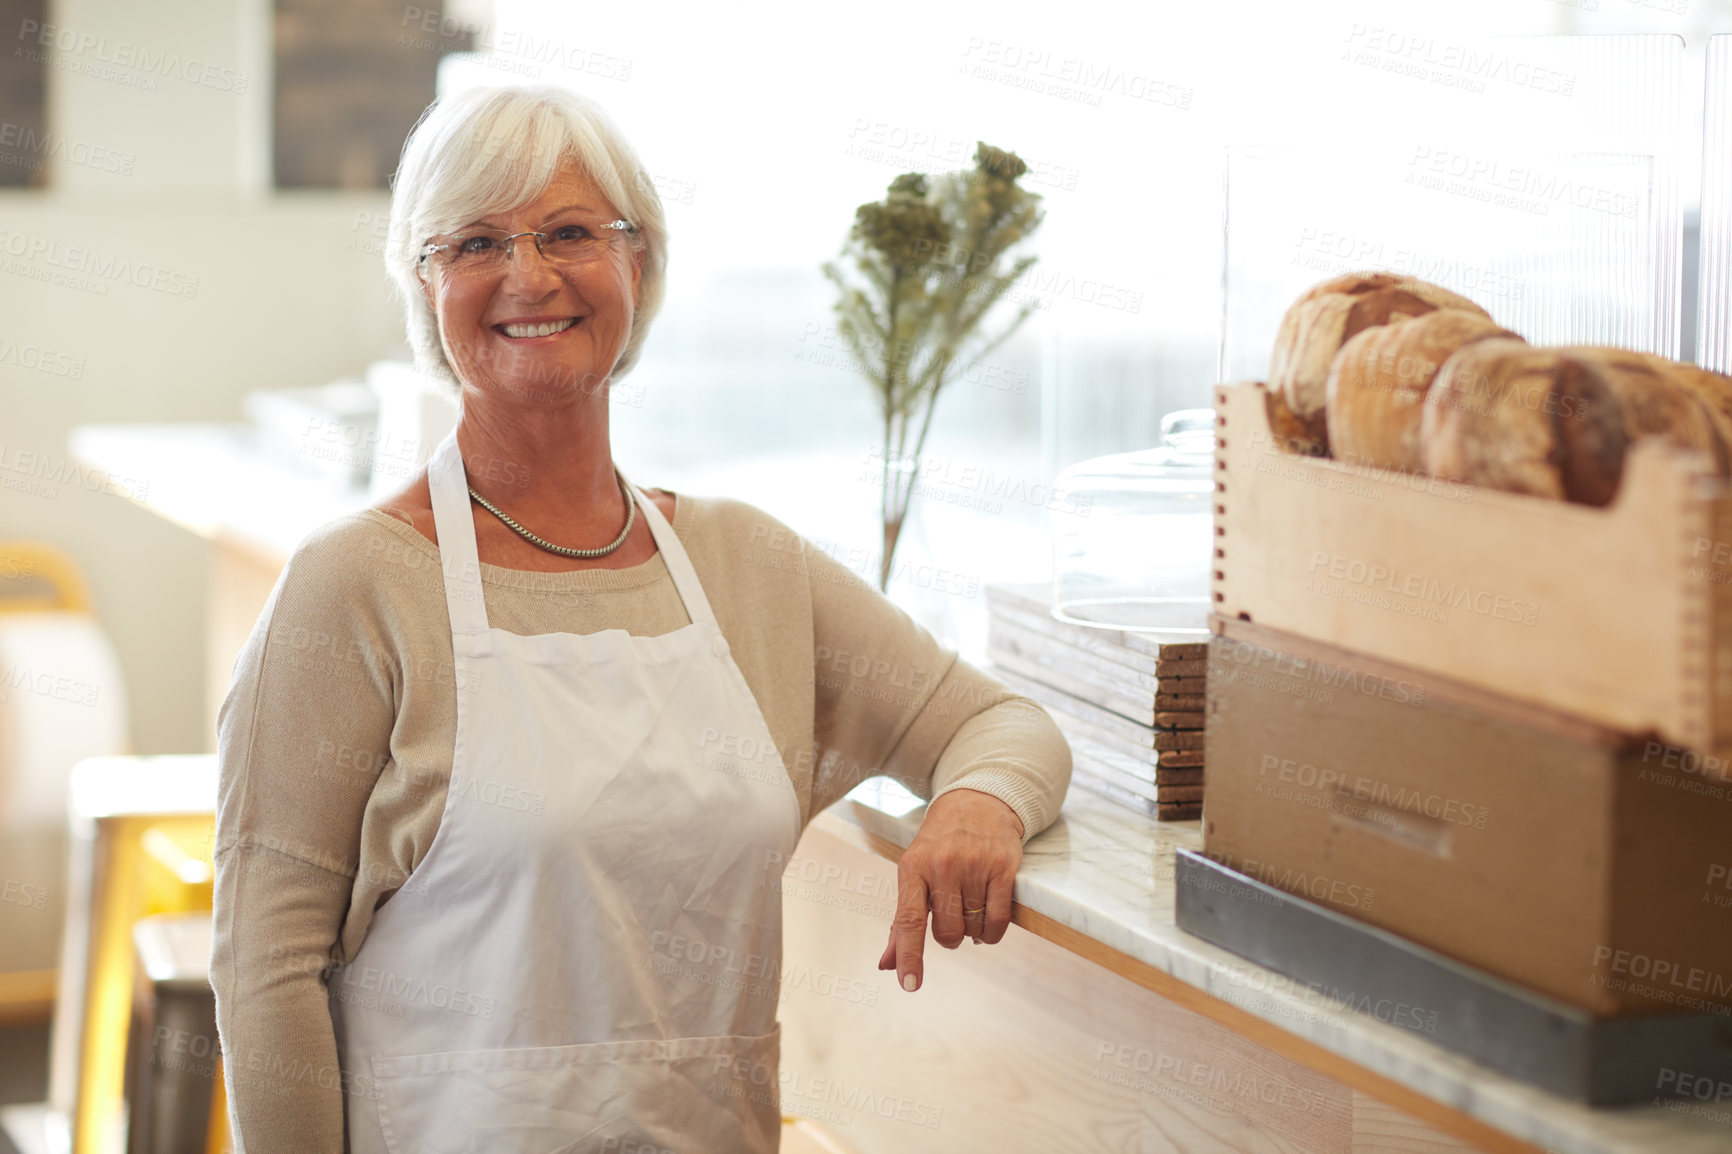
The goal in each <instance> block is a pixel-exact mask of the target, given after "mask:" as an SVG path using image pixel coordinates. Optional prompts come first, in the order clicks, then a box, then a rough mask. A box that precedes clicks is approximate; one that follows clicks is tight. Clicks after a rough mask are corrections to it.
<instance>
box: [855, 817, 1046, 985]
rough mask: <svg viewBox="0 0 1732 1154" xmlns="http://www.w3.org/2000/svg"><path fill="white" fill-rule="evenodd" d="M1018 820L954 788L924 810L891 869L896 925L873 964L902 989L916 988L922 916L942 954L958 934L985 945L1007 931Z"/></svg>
mask: <svg viewBox="0 0 1732 1154" xmlns="http://www.w3.org/2000/svg"><path fill="white" fill-rule="evenodd" d="M1022 832H1023V830H1022V819H1021V818H1019V817H1017V816H1016V811H1015V810H1013V809H1011V808H1010V807H1009V806H1008V805H1006V804H1004V802H1002V801H1000V800H998V798H996V797H993V796H992V795H991V794H988V793H981V792H980V791H979V790H974V789H956V790H952V791H951V792H949V793H946V794H944V795H942V796H940V797H939V798H938V799H937V800H936V801H934V802H933V803H932V804H931V805H929V806H927V807H926V818H925V820H924V821H922V822H921V823H920V832H919V833H917V834H915V835H914V840H913V841H912V842H911V843H909V846H908V848H907V850H905V851H904V852H903V854H902V864H901V865H900V866H899V867H897V900H896V920H895V921H894V922H892V923H891V925H890V944H889V945H888V946H887V947H886V948H885V950H884V956H883V957H881V958H879V959H878V968H879V969H881V970H889V969H894V970H895V971H896V973H897V978H898V980H899V981H900V982H901V983H902V988H903V989H905V990H908V991H911V992H912V991H914V990H918V989H919V988H920V980H921V974H922V972H923V967H922V966H921V958H922V956H923V954H924V952H925V949H926V913H927V910H929V909H930V910H931V911H932V937H933V938H934V940H936V941H937V942H938V944H939V945H941V946H943V947H944V948H945V949H947V950H954V949H955V948H956V947H957V946H960V945H961V944H962V939H963V938H964V937H970V938H973V939H974V940H975V941H976V942H984V943H986V944H988V945H992V944H995V943H996V942H998V940H999V939H1000V938H1002V937H1004V931H1005V930H1006V929H1007V928H1009V926H1010V894H1011V889H1012V887H1013V886H1014V885H1015V883H1016V869H1017V867H1018V866H1019V865H1021V864H1022Z"/></svg>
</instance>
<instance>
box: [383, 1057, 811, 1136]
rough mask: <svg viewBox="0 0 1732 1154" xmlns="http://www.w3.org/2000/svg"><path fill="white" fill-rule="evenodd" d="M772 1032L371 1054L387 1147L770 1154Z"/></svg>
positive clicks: (776, 1115) (774, 1104) (777, 1119)
mask: <svg viewBox="0 0 1732 1154" xmlns="http://www.w3.org/2000/svg"><path fill="white" fill-rule="evenodd" d="M780 1034H781V1031H780V1027H777V1028H776V1029H774V1030H771V1031H770V1032H769V1033H768V1034H764V1035H762V1036H760V1037H745V1036H731V1035H730V1036H718V1037H709V1038H675V1039H672V1040H670V1041H645V1042H599V1043H594V1044H590V1045H582V1046H540V1047H532V1048H528V1049H516V1050H456V1051H450V1052H446V1053H437V1054H413V1055H407V1056H402V1057H388V1058H387V1057H375V1058H374V1059H373V1062H372V1065H373V1077H374V1080H375V1083H376V1093H377V1105H378V1109H379V1124H380V1127H381V1129H382V1130H383V1131H384V1138H385V1147H386V1149H388V1150H390V1151H392V1154H483V1152H485V1154H592V1152H593V1154H700V1152H707V1151H721V1150H729V1151H733V1150H739V1151H745V1152H748V1154H774V1151H775V1150H776V1149H777V1143H778V1140H779V1138H780V1132H781V1103H780V1100H779V1098H778V1094H777V1091H778V1085H779V1083H778V1078H777V1068H778V1059H779V1057H780V1040H781V1037H780Z"/></svg>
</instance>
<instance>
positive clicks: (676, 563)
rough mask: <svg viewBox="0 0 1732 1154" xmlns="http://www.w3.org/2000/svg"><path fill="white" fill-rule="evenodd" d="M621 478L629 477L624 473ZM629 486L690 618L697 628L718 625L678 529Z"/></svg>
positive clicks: (639, 492)
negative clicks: (702, 624)
mask: <svg viewBox="0 0 1732 1154" xmlns="http://www.w3.org/2000/svg"><path fill="white" fill-rule="evenodd" d="M620 476H622V477H623V476H625V474H624V473H621V474H620ZM626 485H627V486H628V487H630V489H631V491H632V492H633V493H634V494H636V495H637V503H638V507H639V508H641V509H642V510H643V515H644V520H646V521H648V522H649V527H650V534H651V535H652V536H653V537H654V538H655V541H656V548H657V549H659V550H660V551H661V555H662V563H663V564H665V565H666V566H667V567H668V573H669V575H670V576H672V577H673V579H674V588H675V589H677V590H679V594H680V600H682V601H684V602H685V603H686V615H687V616H688V617H690V618H691V619H692V623H693V624H697V623H698V622H700V621H701V622H703V623H704V624H705V625H715V624H716V615H715V613H714V612H712V611H711V610H710V599H709V598H708V597H705V596H704V587H703V585H701V584H700V583H699V582H698V571H697V570H696V569H693V568H692V561H691V558H690V557H687V556H686V551H685V548H684V546H682V545H681V544H680V539H679V536H678V535H677V534H675V533H674V527H673V526H672V525H670V524H668V519H667V518H666V517H664V516H662V511H661V510H660V509H659V508H657V507H656V503H655V502H654V501H652V500H650V499H649V498H648V497H647V496H645V495H644V491H643V490H642V489H640V488H638V487H637V486H636V485H633V484H632V483H631V480H630V479H629V478H627V480H626ZM718 628H719V627H718Z"/></svg>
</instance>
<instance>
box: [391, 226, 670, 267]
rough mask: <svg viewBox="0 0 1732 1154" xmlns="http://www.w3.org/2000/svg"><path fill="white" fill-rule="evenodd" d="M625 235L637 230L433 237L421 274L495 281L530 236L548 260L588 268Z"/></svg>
mask: <svg viewBox="0 0 1732 1154" xmlns="http://www.w3.org/2000/svg"><path fill="white" fill-rule="evenodd" d="M542 228H544V229H545V228H547V226H546V225H543V226H542ZM621 233H624V234H625V235H626V236H627V237H635V236H637V226H635V225H633V224H630V223H628V222H626V221H623V220H610V221H608V222H606V223H605V224H585V223H580V222H567V223H564V224H559V225H556V226H554V227H553V228H552V229H550V230H549V231H546V232H542V231H535V230H532V231H529V232H512V233H508V232H506V231H505V230H504V229H498V228H466V229H464V230H462V231H461V232H454V233H450V234H448V235H446V236H436V237H434V238H433V239H432V241H430V242H429V243H428V244H427V245H425V246H424V247H423V248H422V249H421V257H420V260H419V262H418V263H417V270H418V271H419V273H420V275H421V278H422V279H423V280H425V279H426V278H427V268H428V266H429V265H431V266H432V267H433V268H434V269H436V270H437V271H438V272H439V273H441V274H442V275H448V276H457V277H465V278H470V277H473V278H481V277H488V276H496V275H498V274H500V273H502V272H504V271H505V269H506V266H507V265H509V264H510V263H511V257H512V253H513V252H514V251H515V250H514V249H513V248H512V246H513V245H514V244H515V243H516V241H517V239H518V238H519V237H525V236H530V237H534V238H535V250H536V252H538V253H540V254H541V259H543V260H546V261H551V262H552V263H553V264H555V265H560V266H571V265H581V264H587V263H589V262H590V261H593V260H596V259H597V258H599V257H601V256H603V255H604V254H606V253H607V251H608V250H609V249H610V248H611V247H612V246H613V242H614V240H615V239H617V237H618V236H619V235H620V234H621Z"/></svg>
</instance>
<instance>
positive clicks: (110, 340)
mask: <svg viewBox="0 0 1732 1154" xmlns="http://www.w3.org/2000/svg"><path fill="white" fill-rule="evenodd" d="M165 7H167V6H166V5H137V4H129V3H124V2H120V0H62V2H61V3H59V4H57V5H51V8H52V9H53V15H52V16H51V18H50V23H53V24H54V25H56V26H57V27H58V28H62V29H65V30H67V31H69V32H71V33H73V34H74V35H75V36H76V37H82V38H85V39H84V41H83V42H84V44H85V45H86V47H85V48H83V49H82V50H80V49H79V48H78V47H77V45H78V41H77V40H74V41H71V43H72V44H73V48H72V50H71V51H70V52H67V53H61V54H58V55H57V56H56V57H55V60H56V64H55V66H52V67H51V68H50V73H49V75H50V78H51V79H50V95H49V116H50V124H49V128H50V131H51V132H54V133H59V134H61V135H62V137H63V139H64V141H65V145H66V147H65V149H64V150H60V149H58V148H57V149H55V151H56V152H57V154H58V153H60V152H61V151H64V152H65V153H67V154H71V155H75V156H77V157H80V158H87V157H95V156H100V157H102V158H103V159H101V160H98V161H97V162H96V163H94V164H92V163H86V164H83V165H80V164H68V163H63V162H62V163H56V164H55V167H54V170H53V172H52V175H51V178H50V187H49V188H48V189H47V190H45V191H8V192H5V193H0V536H4V537H8V538H15V537H22V538H27V539H37V540H42V541H46V542H49V543H51V544H53V545H57V546H59V547H60V548H62V549H65V550H66V551H67V552H69V553H70V554H71V555H72V556H73V557H74V558H75V559H76V560H77V561H78V563H79V564H80V565H81V566H82V567H83V569H84V572H85V574H86V576H87V578H88V579H89V581H90V584H91V591H92V596H93V598H94V601H95V607H96V611H97V614H98V616H99V618H100V619H101V621H102V624H103V626H104V628H105V629H107V630H108V632H109V634H110V637H111V638H112V640H113V641H114V644H115V646H116V648H117V649H118V651H119V655H120V659H121V663H122V665H123V667H124V671H125V677H126V679H127V690H128V699H129V703H130V706H131V715H132V728H133V742H134V746H135V748H136V750H137V751H138V752H140V753H174V752H189V751H197V750H202V749H204V748H206V747H207V746H208V745H210V744H211V740H212V739H211V738H209V737H208V736H207V735H206V733H205V732H204V730H205V715H204V700H205V697H204V664H203V662H204V608H203V604H204V597H205V593H206V574H207V567H208V550H207V548H206V546H205V544H204V543H203V542H201V541H199V540H198V539H196V538H195V537H194V536H193V535H192V534H191V533H189V532H187V531H185V530H182V529H179V528H176V527H174V526H172V525H170V524H168V523H167V522H166V521H164V520H162V519H161V518H159V517H157V516H156V515H154V514H152V513H149V512H146V511H145V510H143V509H141V508H139V507H137V506H135V505H132V504H130V503H129V502H127V501H125V500H123V499H121V498H119V497H115V496H112V495H109V494H107V493H103V492H101V491H96V492H90V491H87V490H86V489H85V488H84V487H82V486H81V485H80V484H78V483H76V482H71V483H58V484H56V483H51V482H49V483H46V490H47V491H46V493H44V492H43V491H41V490H39V489H38V490H36V491H21V490H20V488H19V485H20V484H22V483H25V482H28V483H29V486H30V487H32V488H34V487H37V486H42V485H44V484H45V482H44V480H43V478H42V475H41V472H40V471H38V472H36V473H35V474H34V475H32V472H31V471H32V469H33V468H37V469H40V466H33V465H31V464H30V463H28V462H26V463H22V464H21V463H20V462H19V458H18V454H20V453H29V454H40V455H41V457H43V458H46V461H47V471H48V472H49V473H51V474H56V475H58V474H61V472H62V470H63V468H64V466H65V462H66V442H67V435H68V433H69V432H70V430H71V429H72V428H73V427H74V426H75V425H79V424H84V423H117V422H146V421H220V420H238V419H240V417H241V410H240V397H241V396H242V394H243V393H245V392H246V391H247V390H249V389H255V388H273V387H286V386H293V385H311V384H321V383H323V382H325V381H328V380H331V379H334V378H336V377H339V376H342V375H346V374H353V373H356V372H358V371H359V370H360V369H362V368H363V367H364V366H365V365H366V364H367V363H368V362H370V361H372V360H375V359H377V358H378V357H380V356H381V355H385V354H387V353H389V352H391V351H392V350H393V349H394V348H395V347H396V346H398V345H400V343H401V341H402V322H401V319H400V313H399V312H398V311H397V309H396V307H395V306H394V305H393V304H392V302H391V300H390V298H389V295H388V291H387V287H386V282H385V279H384V274H383V271H382V269H381V266H380V263H379V258H378V256H377V254H376V252H373V251H368V246H369V244H370V243H371V244H376V242H375V241H373V239H372V234H371V232H370V221H371V220H372V219H375V218H376V217H377V215H378V214H382V213H384V212H385V211H386V209H387V205H388V198H387V195H386V194H385V193H383V192H380V193H370V194H356V193H331V194H312V193H297V194H292V195H278V196H270V195H266V194H264V193H263V191H262V187H261V174H262V172H263V169H262V168H261V167H260V165H261V163H262V158H264V157H266V156H268V143H269V141H268V137H266V136H265V135H264V129H263V122H262V120H261V111H260V110H261V108H264V109H268V104H267V103H262V101H265V100H267V99H268V92H269V83H270V79H269V71H268V55H269V54H268V40H267V39H266V35H265V34H266V33H268V30H269V7H270V6H269V0H245V3H241V4H237V3H235V2H233V0H178V2H177V3H176V4H175V5H173V8H172V11H173V14H174V17H175V18H174V20H173V22H172V23H169V22H165V21H164V19H163V10H164V8H165ZM6 31H7V33H8V34H9V35H10V34H15V33H17V32H18V31H19V30H16V29H8V30H6ZM92 39H95V40H101V41H103V45H102V46H101V47H97V46H95V45H92V44H91V43H90V41H91V40H92ZM61 40H62V42H63V43H65V42H66V41H65V40H64V34H63V35H62V38H61ZM122 42H127V43H129V44H132V45H136V46H137V48H135V49H132V51H134V52H135V53H137V52H139V51H140V50H148V51H149V52H150V53H152V54H166V55H168V56H178V57H179V58H180V62H181V63H180V67H179V69H178V70H177V69H175V68H174V67H173V66H169V65H158V66H157V67H156V68H154V69H147V68H141V67H137V66H131V67H128V66H126V65H124V64H116V63H113V61H114V59H115V57H116V55H117V54H119V53H122V52H124V51H126V49H123V48H122V47H121V43H122ZM10 51H11V48H10V46H8V48H7V52H8V54H10ZM104 54H106V55H107V56H108V58H109V59H108V61H107V62H105V61H104V60H103V59H102V56H103V55H104ZM122 59H125V58H124V57H122ZM132 59H134V60H137V59H140V57H139V56H137V55H135V56H134V57H132ZM188 62H197V64H198V65H201V66H207V67H215V68H218V69H219V70H220V69H227V70H229V72H230V73H231V74H232V75H238V74H243V73H244V74H245V75H246V76H247V78H248V83H247V84H246V85H245V86H244V87H245V88H246V91H245V92H237V91H236V88H237V85H236V84H235V83H234V81H233V79H232V75H231V79H230V80H229V82H228V83H227V85H226V87H225V86H223V82H222V81H223V77H222V73H221V72H220V71H219V72H218V73H217V74H216V75H217V84H216V85H215V86H212V85H206V84H203V83H199V84H194V83H192V82H190V81H188V80H187V79H186V78H185V77H186V75H188V74H192V75H195V76H199V78H200V79H201V80H202V78H203V71H202V68H198V67H191V66H189V64H188ZM116 75H118V76H125V77H127V78H129V79H131V80H133V81H138V80H140V79H141V78H143V79H146V80H153V81H154V83H155V90H154V91H151V90H150V89H149V87H148V86H147V85H146V86H140V85H139V84H137V83H132V84H124V83H119V82H117V81H116V80H114V79H111V78H109V77H112V76H116ZM97 147H100V148H101V149H104V150H106V151H104V152H102V153H96V152H94V151H92V150H93V149H95V148H97ZM115 157H118V158H120V159H119V161H118V162H117V163H115V165H114V166H115V167H117V168H119V169H120V171H106V170H105V169H106V168H108V167H109V165H110V164H111V160H110V158H115ZM126 158H131V162H130V164H127V163H126ZM128 169H129V171H128ZM43 277H54V278H59V283H54V282H53V281H49V280H44V279H39V278H43ZM135 282H142V283H135ZM8 342H11V344H10V345H9V344H8ZM26 349H31V350H45V351H47V352H48V353H50V354H52V355H51V356H49V357H48V358H47V359H48V362H49V365H50V368H49V369H48V370H44V369H42V368H39V367H26V365H25V364H24V363H23V362H24V361H26V360H28V361H29V362H31V363H32V364H35V363H37V361H38V359H39V355H38V354H37V353H34V352H32V353H29V354H28V355H24V350H26ZM74 369H76V370H77V371H78V375H77V376H73V375H71V374H72V370H74ZM20 470H22V472H21V471H20ZM144 480H148V478H145V479H144ZM210 480H211V484H213V485H220V484H222V478H221V477H212V478H211V479H210ZM8 484H10V485H11V487H6V486H7V485H8Z"/></svg>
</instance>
